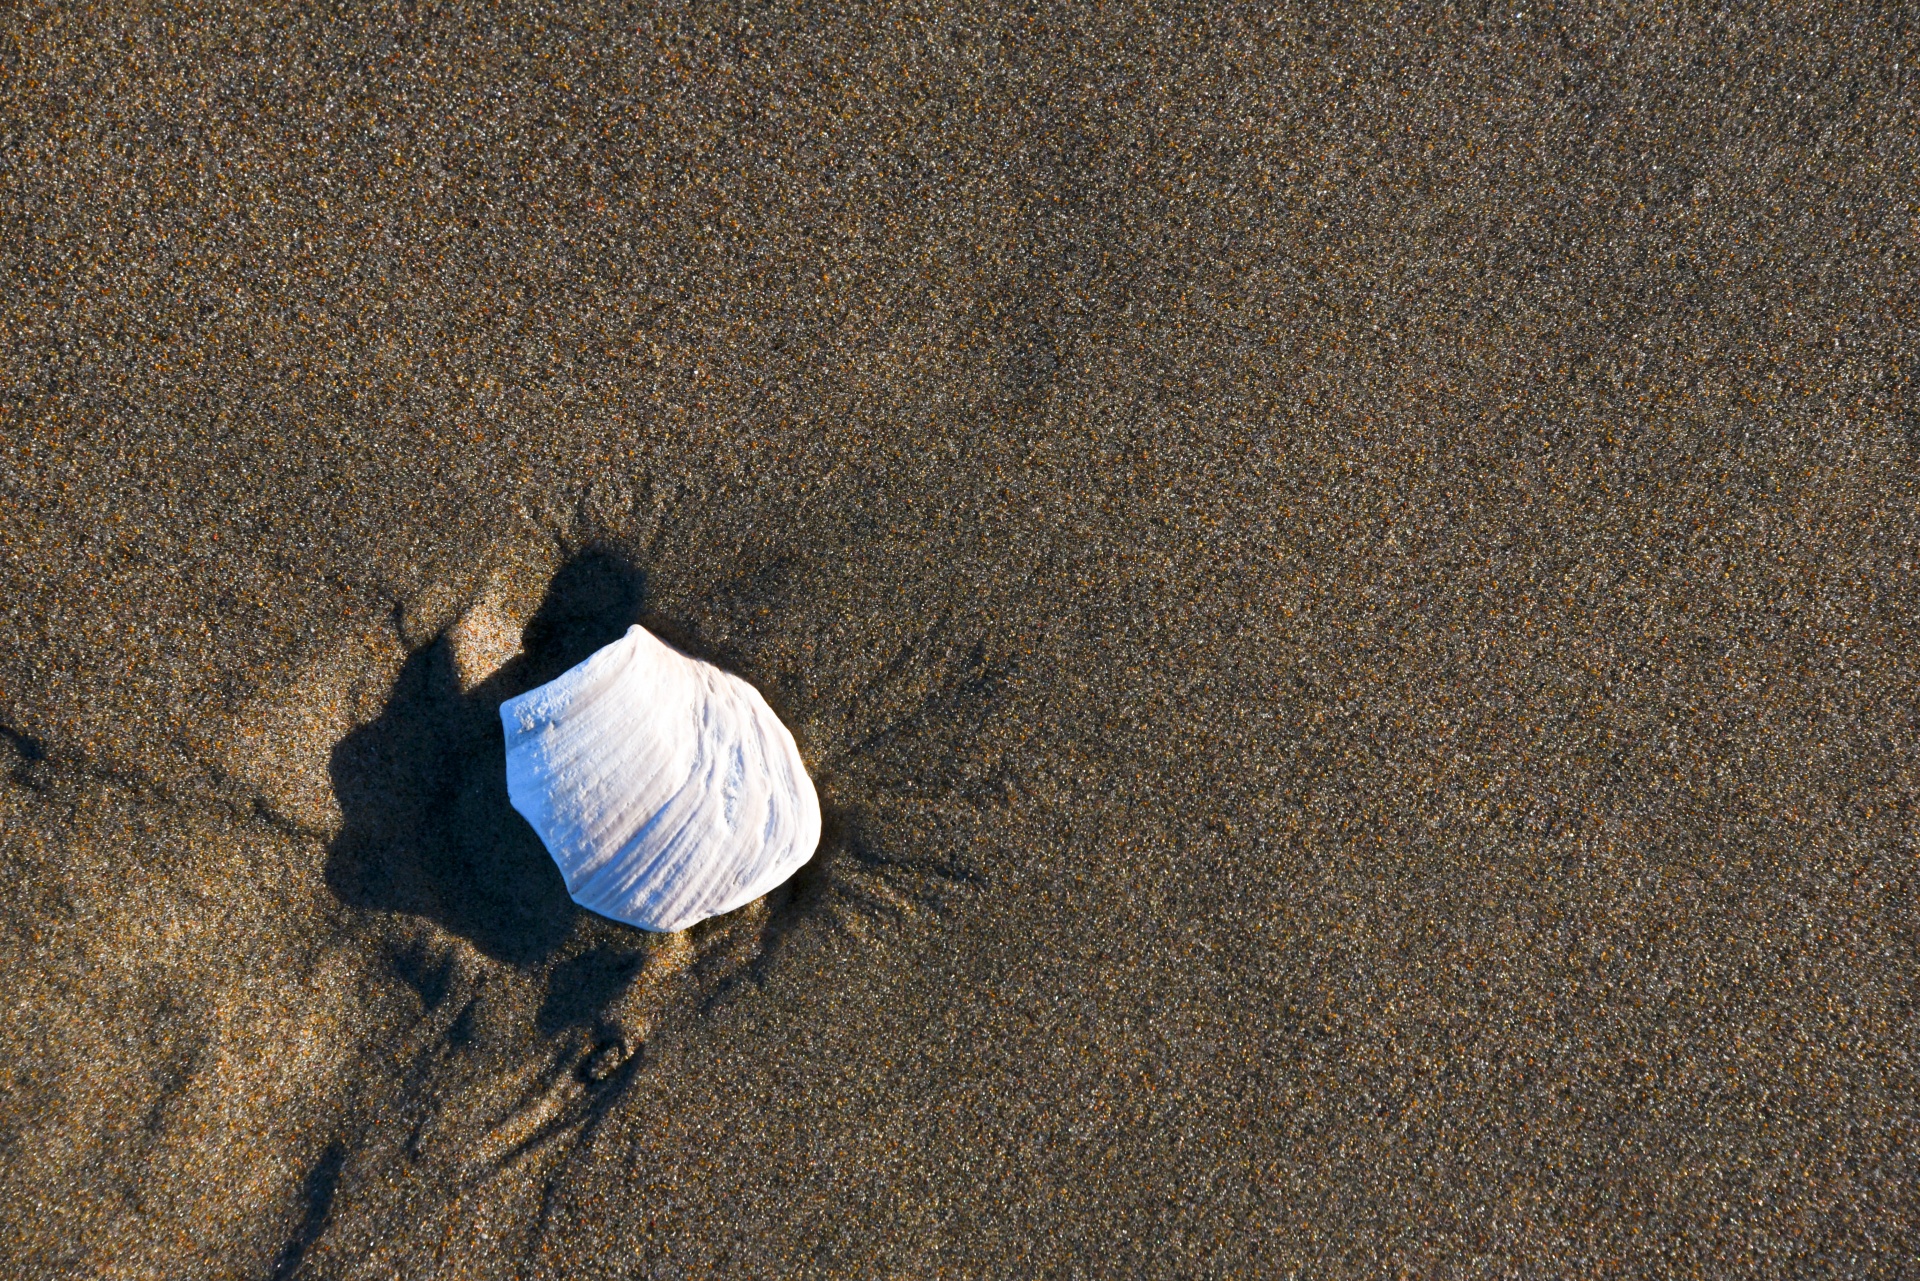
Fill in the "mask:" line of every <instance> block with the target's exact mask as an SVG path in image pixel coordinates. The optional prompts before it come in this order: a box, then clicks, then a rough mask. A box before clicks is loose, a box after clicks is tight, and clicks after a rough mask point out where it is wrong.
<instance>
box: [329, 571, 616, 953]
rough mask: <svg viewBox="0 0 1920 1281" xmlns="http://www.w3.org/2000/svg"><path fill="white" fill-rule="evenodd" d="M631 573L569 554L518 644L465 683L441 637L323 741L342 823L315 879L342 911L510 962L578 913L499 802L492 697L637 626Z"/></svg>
mask: <svg viewBox="0 0 1920 1281" xmlns="http://www.w3.org/2000/svg"><path fill="white" fill-rule="evenodd" d="M645 588H646V581H645V577H644V575H643V574H642V573H641V572H640V571H639V570H637V569H636V568H634V567H633V566H632V565H630V564H628V563H627V562H626V561H624V560H623V559H621V558H620V557H619V556H617V555H615V554H612V553H609V552H605V551H597V550H589V551H585V552H582V553H580V554H578V555H576V556H575V557H573V558H572V559H571V560H570V561H568V562H567V564H566V565H565V566H563V567H562V568H561V570H560V571H559V572H558V573H557V574H556V575H555V576H554V579H553V582H552V583H551V584H550V585H549V587H548V589H547V594H546V597H545V599H544V600H543V602H542V603H541V606H540V608H539V610H538V611H537V612H536V613H535V614H534V616H533V618H532V620H531V621H530V622H529V623H528V624H527V627H526V630H525V631H524V633H523V634H522V639H521V652H520V654H519V655H518V656H517V657H515V658H514V659H512V660H511V661H510V662H508V663H507V664H506V666H504V667H502V668H501V669H500V670H499V671H498V672H496V673H494V674H493V675H492V676H491V677H489V678H488V679H487V680H486V681H485V682H484V683H483V684H481V685H479V686H477V687H476V688H474V689H473V690H471V691H462V690H461V688H460V684H459V681H458V680H457V678H456V676H455V670H454V664H453V656H452V653H451V652H450V648H449V643H448V641H447V640H446V639H445V638H444V637H442V638H441V639H439V640H437V641H435V642H434V643H433V644H431V645H429V646H427V647H426V648H425V649H422V650H420V651H418V652H416V653H415V654H414V655H413V656H412V657H411V658H409V659H408V660H407V663H406V665H405V667H403V668H402V669H401V672H400V676H399V679H398V680H396V681H395V682H394V687H393V692H392V694H391V696H390V697H389V699H388V701H387V705H386V707H385V709H384V710H383V711H382V712H381V714H380V716H379V718H378V719H376V720H374V721H373V722H371V723H370V724H367V725H365V726H362V727H361V728H360V729H357V730H355V731H354V732H353V733H351V734H349V735H348V736H347V737H346V738H344V739H342V740H341V741H340V743H339V745H338V746H336V747H335V748H334V751H333V756H332V760H331V762H330V772H331V774H332V779H333V790H334V795H335V797H336V798H337V799H338V801H339V804H340V810H341V813H342V815H343V817H344V820H345V821H344V823H343V824H342V827H341V831H340V835H339V836H338V837H337V838H335V840H334V842H333V844H332V845H331V847H330V848H329V851H328V859H327V884H328V886H329V887H331V888H332V890H333V892H334V893H335V894H336V895H338V896H339V897H340V899H341V900H342V901H343V902H346V903H349V904H352V905H354V906H356V907H367V908H374V909H378V910H382V911H390V912H405V913H410V914H413V915H416V916H422V917H426V918H428V919H429V920H432V921H434V922H436V923H437V924H439V925H440V926H441V927H442V928H444V929H446V930H447V931H448V932H450V933H452V934H456V935H458V936H460V937H461V938H464V939H466V940H468V941H469V942H471V943H472V944H473V945H474V946H475V947H477V948H479V949H480V950H481V951H482V952H484V953H485V954H486V955H488V956H490V957H493V958H495V959H496V960H500V961H504V962H507V963H509V964H513V965H521V966H530V965H537V964H539V963H540V962H542V961H544V960H546V959H547V958H548V957H549V956H550V955H551V954H552V953H553V951H554V949H555V948H557V947H558V946H559V945H560V944H561V943H562V942H563V941H564V940H565V939H566V937H567V934H568V932H569V931H570V929H571V928H572V925H573V922H574V918H575V916H576V914H577V913H578V912H579V911H580V909H579V908H577V907H575V906H574V904H573V902H572V900H570V899H569V898H568V897H567V891H566V886H565V884H564V882H562V880H561V878H560V872H559V869H558V868H556V867H555V866H554V865H553V860H552V859H551V858H549V857H548V856H547V852H546V850H545V848H544V847H543V846H542V845H541V844H540V838H539V837H538V836H536V835H535V834H534V832H533V829H532V828H531V827H529V826H527V823H526V822H525V820H523V819H522V818H521V817H520V815H519V814H518V813H516V812H515V811H514V809H513V807H512V805H511V804H510V803H509V802H508V799H507V780H506V765H505V757H504V738H503V735H502V733H501V729H500V704H501V703H502V702H504V701H505V700H506V699H509V698H512V697H514V696H515V695H517V694H521V693H524V692H525V691H527V690H529V689H532V688H533V687H534V686H536V685H540V684H543V683H545V682H547V681H549V680H552V679H553V678H554V677H555V676H558V675H559V674H560V673H561V672H564V671H566V670H567V668H569V667H571V666H573V665H574V664H575V663H578V662H579V661H581V660H582V659H584V658H586V657H587V656H588V655H590V654H592V653H593V652H594V651H595V650H597V649H599V648H600V647H601V646H603V645H605V644H607V643H609V642H610V641H613V640H617V639H618V638H619V637H620V636H621V635H623V634H624V633H625V632H626V629H627V627H628V626H629V625H630V624H632V623H634V622H636V621H638V620H639V618H640V615H641V609H642V605H643V603H644V600H645Z"/></svg>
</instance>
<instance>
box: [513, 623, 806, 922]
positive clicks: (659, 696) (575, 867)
mask: <svg viewBox="0 0 1920 1281" xmlns="http://www.w3.org/2000/svg"><path fill="white" fill-rule="evenodd" d="M500 720H501V723H502V724H503V725H504V726H505V727H506V731H507V795H508V796H509V797H510V798H511V799H512V801H513V807H514V808H515V809H516V810H519V811H520V813H521V814H523V815H524V816H525V817H526V820H527V821H528V822H529V823H531V824H533V830H534V831H536V832H538V833H539V834H540V839H541V840H542V841H544V842H546V846H547V851H548V852H549V853H550V854H552V855H553V861H554V862H555V863H557V864H559V865H560V872H561V875H562V876H564V877H565V878H566V882H567V893H569V894H571V895H572V896H573V901H574V902H576V903H578V904H580V906H582V907H584V908H588V909H590V910H592V911H595V912H599V913H600V914H601V915H603V916H611V917H613V918H614V919H615V920H619V921H625V922H627V923H628V924H629V925H637V926H639V927H640V928H641V929H643V930H658V931H663V932H664V931H671V930H682V929H685V928H686V927H687V926H689V925H692V924H694V923H696V922H698V921H704V920H706V919H707V918H708V917H710V916H718V915H720V914H721V913H723V912H731V911H732V910H733V909H734V908H736V907H739V906H741V905H742V904H745V903H749V902H751V901H752V900H754V899H756V898H759V897H760V896H761V895H762V894H765V893H766V892H767V891H768V890H771V889H773V888H774V887H775V886H776V885H779V884H780V883H781V882H782V881H784V880H786V879H787V878H788V877H789V876H792V875H793V874H794V873H795V872H796V871H798V870H799V869H800V867H801V865H802V864H804V863H805V862H806V861H807V860H808V859H809V858H811V857H812V856H813V851H814V847H815V846H816V845H818V844H819V842H820V800H819V798H818V797H817V796H815V795H814V791H813V781H812V780H811V779H809V778H808V777H807V769H806V766H805V765H804V764H803V763H802V762H801V760H800V749H799V748H798V747H796V746H795V745H794V741H793V735H792V734H790V733H788V732H787V727H786V726H784V725H782V724H781V723H780V718H779V717H777V716H775V715H774V714H773V709H772V708H770V707H768V706H767V703H766V700H765V699H763V698H761V697H760V693H759V691H757V690H756V689H754V688H753V686H751V685H749V684H747V683H746V682H745V681H743V680H741V679H740V678H739V677H737V676H733V675H730V674H728V673H726V672H723V671H721V670H720V669H719V668H717V667H715V666H713V665H712V664H711V663H703V662H701V661H700V660H699V659H696V658H689V657H688V656H687V655H685V654H682V653H681V652H680V651H679V650H677V649H674V648H673V647H672V646H669V645H667V644H665V643H663V642H661V641H660V640H659V639H657V638H656V637H655V636H654V635H653V634H652V633H651V632H649V631H647V629H646V628H644V627H641V626H640V625H639V624H637V623H636V624H635V625H634V626H632V627H630V628H628V629H627V634H626V635H625V636H623V637H622V638H620V639H619V640H617V641H615V642H613V644H611V645H608V646H607V647H606V648H604V649H602V650H600V651H599V652H598V653H596V654H594V655H593V656H592V657H591V658H588V659H587V660H586V661H585V662H583V663H580V664H578V665H577V666H575V667H573V668H570V669H569V670H567V671H566V672H564V673H562V674H561V675H560V676H558V677H556V678H555V679H553V680H551V681H549V682H547V683H546V684H545V685H542V686H540V687H539V688H538V689H533V690H529V691H527V692H526V693H525V694H522V695H520V696H519V697H518V698H511V699H508V700H507V701H506V702H505V703H502V704H501V705H500Z"/></svg>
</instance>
